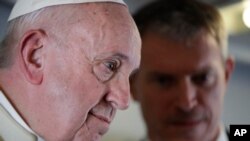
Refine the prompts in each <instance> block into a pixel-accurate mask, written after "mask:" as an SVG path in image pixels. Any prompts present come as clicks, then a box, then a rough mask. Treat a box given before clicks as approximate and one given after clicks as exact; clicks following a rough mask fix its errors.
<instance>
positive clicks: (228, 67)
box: [225, 56, 235, 83]
mask: <svg viewBox="0 0 250 141" xmlns="http://www.w3.org/2000/svg"><path fill="white" fill-rule="evenodd" d="M234 67H235V60H234V58H233V57H232V56H230V57H228V59H227V60H226V63H225V79H226V82H227V83H228V81H229V79H230V77H231V75H232V73H233V70H234Z"/></svg>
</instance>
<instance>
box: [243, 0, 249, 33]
mask: <svg viewBox="0 0 250 141" xmlns="http://www.w3.org/2000/svg"><path fill="white" fill-rule="evenodd" d="M242 18H243V22H244V24H245V25H246V26H247V27H248V28H250V1H249V0H246V1H245V2H244V11H243V14H242Z"/></svg>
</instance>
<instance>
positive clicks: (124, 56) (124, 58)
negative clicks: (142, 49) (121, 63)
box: [112, 53, 129, 61]
mask: <svg viewBox="0 0 250 141" xmlns="http://www.w3.org/2000/svg"><path fill="white" fill-rule="evenodd" d="M112 56H114V57H118V58H121V59H123V60H126V61H128V60H129V59H128V56H126V55H124V54H122V53H115V54H113V55H112Z"/></svg>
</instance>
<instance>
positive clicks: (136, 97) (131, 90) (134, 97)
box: [129, 72, 139, 102]
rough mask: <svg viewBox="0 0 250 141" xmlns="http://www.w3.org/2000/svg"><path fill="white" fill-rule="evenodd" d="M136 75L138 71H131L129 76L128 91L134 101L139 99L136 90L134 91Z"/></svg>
mask: <svg viewBox="0 0 250 141" xmlns="http://www.w3.org/2000/svg"><path fill="white" fill-rule="evenodd" d="M137 75H138V72H135V73H133V74H132V75H131V76H130V78H129V84H130V93H131V96H132V98H133V99H134V100H135V101H137V102H138V101H139V99H138V96H137V92H136V77H137Z"/></svg>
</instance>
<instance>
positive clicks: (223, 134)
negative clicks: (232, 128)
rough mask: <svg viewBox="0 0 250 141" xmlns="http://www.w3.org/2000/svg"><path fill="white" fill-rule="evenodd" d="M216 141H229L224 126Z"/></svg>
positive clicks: (145, 140)
mask: <svg viewBox="0 0 250 141" xmlns="http://www.w3.org/2000/svg"><path fill="white" fill-rule="evenodd" d="M141 141H150V139H148V138H146V139H143V140H141ZM216 141H229V139H228V136H227V132H226V130H225V128H224V126H220V134H219V137H218V138H217V139H216Z"/></svg>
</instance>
